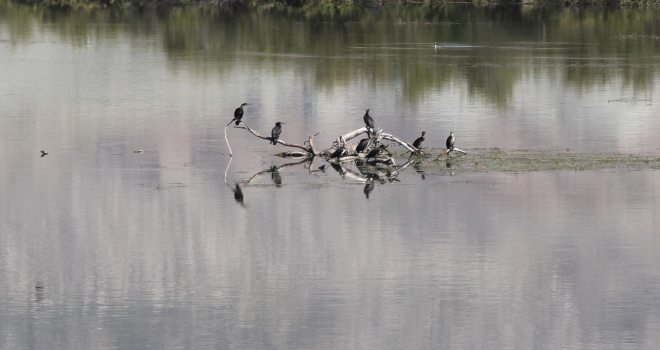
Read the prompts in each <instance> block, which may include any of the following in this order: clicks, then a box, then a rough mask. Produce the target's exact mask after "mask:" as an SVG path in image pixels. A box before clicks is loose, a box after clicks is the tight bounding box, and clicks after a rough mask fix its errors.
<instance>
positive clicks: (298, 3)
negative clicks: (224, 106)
mask: <svg viewBox="0 0 660 350" xmlns="http://www.w3.org/2000/svg"><path fill="white" fill-rule="evenodd" d="M11 2H14V3H17V4H26V5H43V6H53V7H75V6H85V5H101V6H104V7H106V6H107V7H114V6H119V7H130V6H138V7H158V6H175V7H179V6H208V7H218V8H225V9H238V8H245V9H248V8H253V7H260V6H285V7H295V8H304V7H306V6H327V7H335V6H355V7H365V8H377V7H382V6H387V5H393V6H396V5H401V6H410V5H414V6H417V5H424V6H447V5H473V6H477V7H479V6H502V5H506V6H550V7H613V8H616V7H621V8H630V7H638V8H656V7H657V6H658V5H660V0H650V1H646V0H501V1H496V0H486V1H465V0H456V1H452V0H449V1H442V2H428V1H403V0H362V1H353V0H335V1H327V0H11Z"/></svg>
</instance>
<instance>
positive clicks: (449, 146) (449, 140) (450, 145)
mask: <svg viewBox="0 0 660 350" xmlns="http://www.w3.org/2000/svg"><path fill="white" fill-rule="evenodd" d="M454 142H456V137H454V133H453V132H450V133H449V137H448V138H447V142H446V146H447V152H449V151H453V150H454Z"/></svg>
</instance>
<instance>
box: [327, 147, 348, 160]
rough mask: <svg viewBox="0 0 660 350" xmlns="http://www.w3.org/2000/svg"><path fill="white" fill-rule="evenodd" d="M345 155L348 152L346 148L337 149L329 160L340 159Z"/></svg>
mask: <svg viewBox="0 0 660 350" xmlns="http://www.w3.org/2000/svg"><path fill="white" fill-rule="evenodd" d="M347 153H348V151H346V148H344V147H339V148H337V150H336V151H335V152H334V153H332V156H330V158H341V157H343V156H345V155H346V154H347Z"/></svg>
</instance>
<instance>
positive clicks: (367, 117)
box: [364, 109, 374, 132]
mask: <svg viewBox="0 0 660 350" xmlns="http://www.w3.org/2000/svg"><path fill="white" fill-rule="evenodd" d="M370 111H371V109H367V112H366V113H364V123H365V124H367V131H369V130H371V132H373V131H374V118H372V117H371V116H370V115H369V112H370Z"/></svg>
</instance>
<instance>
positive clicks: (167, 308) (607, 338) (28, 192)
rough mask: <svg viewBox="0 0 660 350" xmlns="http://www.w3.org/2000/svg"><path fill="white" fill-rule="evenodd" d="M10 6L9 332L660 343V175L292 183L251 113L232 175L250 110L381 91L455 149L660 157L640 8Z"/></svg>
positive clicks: (125, 345) (307, 122)
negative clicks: (347, 12) (342, 11)
mask: <svg viewBox="0 0 660 350" xmlns="http://www.w3.org/2000/svg"><path fill="white" fill-rule="evenodd" d="M1 8H2V11H1V12H0V76H1V77H2V79H0V169H2V170H1V171H0V188H2V190H0V309H1V310H2V311H3V312H0V325H1V327H0V348H2V349H34V348H39V349H106V348H121V349H130V348H143V349H181V348H183V349H298V348H300V349H304V348H308V349H335V348H336V349H402V348H414V349H424V348H429V349H430V348H433V349H437V348H447V349H453V348H457V349H463V348H517V349H529V348H547V349H557V348H593V349H621V348H645V349H654V348H657V344H658V343H659V342H660V337H659V336H658V334H660V312H658V311H657V310H660V305H659V304H660V295H659V294H658V293H659V292H658V290H660V288H659V287H660V286H659V283H660V279H659V277H660V276H659V274H660V268H658V266H660V264H658V256H659V255H658V251H659V248H660V247H659V246H658V241H657V234H658V232H660V229H659V223H658V220H657V219H656V218H658V217H660V212H659V210H660V203H659V199H658V198H660V197H659V196H658V194H659V191H660V180H659V178H658V174H657V173H656V172H654V171H634V172H631V171H627V170H623V169H610V170H604V171H583V172H580V171H577V172H575V171H558V172H535V173H526V174H517V175H516V174H503V173H467V172H461V171H460V168H459V169H457V170H456V171H455V172H453V171H451V170H448V169H446V168H444V169H443V168H436V167H428V166H422V167H411V168H408V169H406V170H405V171H402V172H401V173H400V174H399V175H398V177H397V180H398V182H392V183H382V184H381V183H380V182H375V183H373V187H369V186H368V185H365V183H364V182H361V181H360V180H359V179H356V178H355V177H351V176H349V175H345V176H344V177H342V176H340V174H338V173H337V171H335V170H334V169H332V168H328V169H326V171H325V172H312V173H310V172H309V169H307V168H305V164H300V165H296V166H289V167H282V168H280V169H279V170H278V174H279V178H277V177H275V176H274V174H273V173H272V172H268V171H267V170H269V169H271V167H272V166H273V165H274V166H282V165H284V164H286V163H288V162H289V160H282V159H279V158H275V157H273V156H272V154H273V153H275V152H278V151H281V150H282V148H281V147H280V146H277V147H274V148H268V147H267V145H266V142H265V141H263V142H256V141H258V140H257V139H256V138H254V137H251V136H249V135H248V134H247V132H246V131H244V130H240V129H233V128H230V129H228V138H229V140H230V142H231V145H232V147H233V149H234V157H233V159H232V163H231V165H230V166H229V168H227V166H228V161H229V157H228V154H227V153H228V150H227V148H226V144H225V141H224V135H223V128H224V126H225V125H226V124H227V123H228V122H229V120H231V117H232V112H233V110H234V108H236V107H238V106H239V105H240V103H242V102H249V103H250V105H249V106H248V107H247V108H246V114H245V117H244V118H245V119H246V120H247V121H248V122H249V123H250V125H251V126H252V127H255V128H256V129H257V130H260V131H262V132H267V131H268V130H270V128H272V126H273V124H274V123H275V121H278V120H281V121H284V122H286V123H287V124H285V129H284V132H283V133H282V138H283V139H285V140H287V141H291V142H302V141H303V140H304V139H305V137H306V136H307V135H310V134H314V133H316V132H318V131H319V130H322V132H321V134H320V135H319V136H318V137H317V138H315V142H316V144H317V145H327V144H329V143H330V142H331V141H332V140H334V139H335V138H336V137H337V135H339V134H341V133H343V132H347V131H350V130H352V129H354V128H357V127H359V126H361V125H362V118H361V116H362V114H363V113H364V109H366V108H372V109H373V110H374V113H373V115H374V117H375V119H376V121H377V123H379V125H380V126H381V127H383V128H385V129H386V130H388V131H391V132H393V133H395V134H396V135H398V136H401V137H404V138H406V139H408V140H413V139H414V138H415V137H418V136H419V133H420V131H421V130H426V131H427V141H426V143H427V144H428V146H430V147H441V146H442V144H443V143H444V139H445V138H446V136H447V135H448V133H449V131H454V132H455V133H456V134H457V137H458V140H457V145H459V147H461V148H464V149H468V150H470V149H472V148H476V147H500V148H502V149H515V148H527V149H541V150H544V149H557V148H570V149H571V150H573V151H576V152H595V151H607V152H630V153H658V149H660V144H659V143H658V142H660V141H658V138H657V137H656V135H657V131H658V125H659V124H658V123H659V122H660V121H659V120H658V119H657V118H656V116H657V115H659V114H658V109H657V107H656V106H655V104H654V103H653V101H654V100H655V99H656V97H657V96H656V95H657V91H655V89H654V86H655V83H656V81H657V76H656V73H655V68H656V66H657V63H656V62H655V59H654V57H657V50H658V48H657V47H656V46H657V43H656V41H654V40H655V39H652V38H647V37H634V38H623V39H622V38H620V37H619V35H630V34H632V31H637V30H638V29H637V28H636V27H635V25H636V24H634V23H632V24H629V26H627V25H623V27H622V28H623V30H622V31H621V32H616V33H614V32H612V33H610V34H611V35H610V34H608V35H610V36H607V35H602V34H601V33H602V32H601V31H598V28H600V27H599V26H606V25H612V26H615V25H619V22H620V21H621V20H622V19H621V17H618V16H616V15H612V13H611V12H609V13H608V14H610V15H612V18H611V19H610V20H609V21H611V22H608V20H605V19H602V18H601V17H598V16H596V17H597V18H601V20H600V22H598V21H597V22H596V27H595V29H594V28H592V27H588V26H587V23H586V22H587V20H591V19H593V18H594V17H593V16H592V17H590V16H589V11H596V12H595V14H596V15H597V14H598V12H597V11H606V10H602V9H598V10H585V11H587V13H586V14H585V13H583V15H585V18H586V20H585V22H577V23H580V24H581V25H582V26H583V32H584V33H586V34H589V35H586V38H585V39H584V40H583V39H580V40H577V39H576V38H575V36H574V35H573V34H572V33H573V31H571V30H573V29H571V28H572V25H571V23H573V22H571V21H574V20H575V17H574V15H573V14H572V12H571V11H573V9H566V10H562V11H567V12H561V11H560V12H561V13H559V14H557V13H552V12H551V13H546V14H544V13H540V14H539V15H538V16H539V18H540V20H539V21H541V22H543V21H545V23H548V26H547V27H546V28H547V29H546V30H545V33H546V34H545V37H544V34H543V33H544V32H543V30H540V31H537V30H536V29H538V28H537V27H536V26H534V25H532V24H530V23H534V22H535V21H533V20H531V19H533V18H534V17H533V16H531V15H530V14H529V13H528V12H525V11H527V10H519V11H518V12H514V14H515V13H518V15H516V16H513V18H514V19H515V18H522V20H512V19H511V18H512V17H510V16H504V17H502V18H501V19H498V18H497V17H496V16H495V15H496V14H497V12H496V11H494V12H492V13H488V12H486V13H482V12H479V11H476V12H475V10H470V9H467V8H463V10H462V11H463V12H460V11H459V12H456V13H457V14H455V13H454V12H451V11H450V12H448V13H445V14H442V12H441V11H434V10H433V9H430V10H429V9H426V11H427V12H426V13H427V15H428V16H429V17H428V18H427V19H428V20H429V21H430V22H433V23H439V24H438V25H430V24H429V25H425V24H410V23H412V22H414V21H412V20H410V19H405V20H403V21H402V23H404V24H400V25H399V26H398V27H395V26H392V23H391V22H387V19H388V18H390V17H388V16H393V15H394V14H396V11H401V16H403V17H405V16H413V17H414V16H416V14H415V13H413V14H412V15H411V14H410V13H408V12H406V11H409V10H394V9H384V10H382V11H380V12H379V11H376V10H374V11H373V12H370V11H367V10H365V12H364V13H358V15H360V16H357V15H356V17H355V18H353V20H354V21H355V22H356V23H357V24H356V25H352V24H351V25H341V24H337V23H336V21H335V22H332V21H328V22H330V23H322V22H325V21H318V23H317V22H316V21H315V20H314V17H313V16H312V15H310V14H309V13H308V15H307V16H308V17H298V20H297V21H292V20H291V18H290V17H287V16H284V15H281V14H278V13H269V12H258V11H257V12H250V13H239V14H236V17H235V18H234V19H232V18H229V17H227V16H224V15H222V14H216V13H213V12H204V11H203V10H196V9H173V10H172V11H165V10H161V11H150V10H145V11H144V12H143V13H141V12H131V11H130V10H126V11H118V10H112V11H111V10H93V9H92V10H89V9H87V10H86V11H88V12H85V11H83V9H80V10H78V11H76V10H72V11H69V12H67V11H63V12H57V11H53V12H50V11H49V10H44V9H32V8H24V7H20V6H16V5H10V4H6V3H5V4H3V5H2V7H1ZM113 11H115V12H113ZM388 11H390V12H388ZM420 11H421V10H420ZM626 11H627V10H626ZM420 13H422V12H420ZM461 13H463V14H464V15H460V14H461ZM506 13H507V12H505V14H506ZM622 13H623V14H626V15H630V16H633V17H634V18H637V19H639V18H642V22H644V21H643V19H644V18H647V19H648V18H650V19H649V20H648V22H644V23H649V22H650V23H655V22H653V21H652V19H653V18H655V17H654V16H657V14H656V13H657V12H654V11H649V12H635V11H632V12H622ZM452 16H458V19H457V18H455V17H452ZM489 16H491V17H490V18H489ZM530 16H531V17H530ZM374 18H375V19H374ZM406 18H407V17H406ZM461 18H462V19H461ZM530 18H531V19H530ZM485 19H489V20H488V21H486V20H485ZM562 21H567V22H566V23H565V22H562ZM445 22H449V23H463V25H458V24H457V25H456V26H457V27H456V28H455V30H454V31H450V30H445V29H446V28H447V27H448V26H450V25H449V24H442V23H445ZM405 23H408V24H405ZM558 23H559V24H558ZM562 23H565V24H562ZM549 24H553V25H554V26H550V25H549ZM560 24H561V25H560ZM293 28H298V29H299V30H298V31H296V30H294V29H293ZM529 28H531V29H533V30H531V29H530V30H527V29H529ZM566 28H569V29H571V30H569V29H566ZM648 28H650V29H648V30H650V31H654V30H656V29H655V27H654V26H653V25H649V27H648ZM275 29H279V30H280V31H281V32H282V33H285V34H292V35H282V36H279V37H275V36H268V35H267V34H266V33H264V32H267V31H274V30H275ZM477 29H478V30H477ZM617 29H620V28H619V27H617ZM469 30H472V31H473V32H472V33H473V34H471V35H470V34H469ZM452 33H454V34H452ZM654 33H655V32H654ZM294 34H295V35H294ZM650 34H653V33H648V32H647V33H645V35H650ZM657 34H658V33H655V35H657ZM549 36H550V37H551V38H550V39H552V40H549V39H548V37H549ZM603 37H604V38H609V39H607V40H606V41H602V40H605V39H603ZM237 38H242V39H240V40H239V39H237ZM544 38H545V39H544ZM193 39H194V40H193ZM331 39H334V40H331ZM413 39H414V40H413ZM434 39H435V40H434ZM544 40H547V41H544ZM319 41H320V42H321V44H312V43H317V42H319ZM434 41H441V42H442V43H443V44H448V45H449V46H448V48H447V49H446V50H444V49H443V50H438V51H436V50H433V49H432V48H430V47H426V46H429V45H430V44H431V43H432V42H434ZM297 42H298V43H299V44H296V43H297ZM300 43H303V44H300ZM424 43H427V44H428V45H427V44H424ZM619 45H623V48H620V46H619ZM598 48H602V50H600V49H598ZM593 50H596V51H593ZM627 52H633V53H634V55H633V54H627ZM629 56H630V57H629ZM608 101H610V102H608ZM42 149H44V150H46V151H47V152H48V153H49V154H48V155H47V156H45V157H43V158H42V157H40V153H39V151H40V150H42ZM135 150H144V152H143V153H134V151H135ZM398 161H399V162H402V161H403V160H398ZM320 164H323V162H321V161H317V163H316V164H315V166H314V167H313V168H316V167H318V165H320ZM350 170H353V171H355V172H356V173H359V169H357V168H356V167H351V168H350ZM263 171H265V172H264V173H263V174H261V175H260V176H258V177H256V178H254V179H252V180H251V181H250V179H251V178H252V177H253V176H254V175H255V174H258V173H260V172H263ZM420 172H423V173H424V178H422V176H421V174H420ZM280 179H281V184H280V185H279V186H278V185H277V184H276V183H275V181H276V180H277V182H280ZM248 182H249V183H248ZM237 183H238V184H239V187H240V188H241V194H242V196H243V199H242V205H241V203H240V201H238V200H237V198H236V194H235V191H236V184H237ZM365 191H366V192H368V194H369V195H368V198H367V195H366V194H365Z"/></svg>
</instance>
